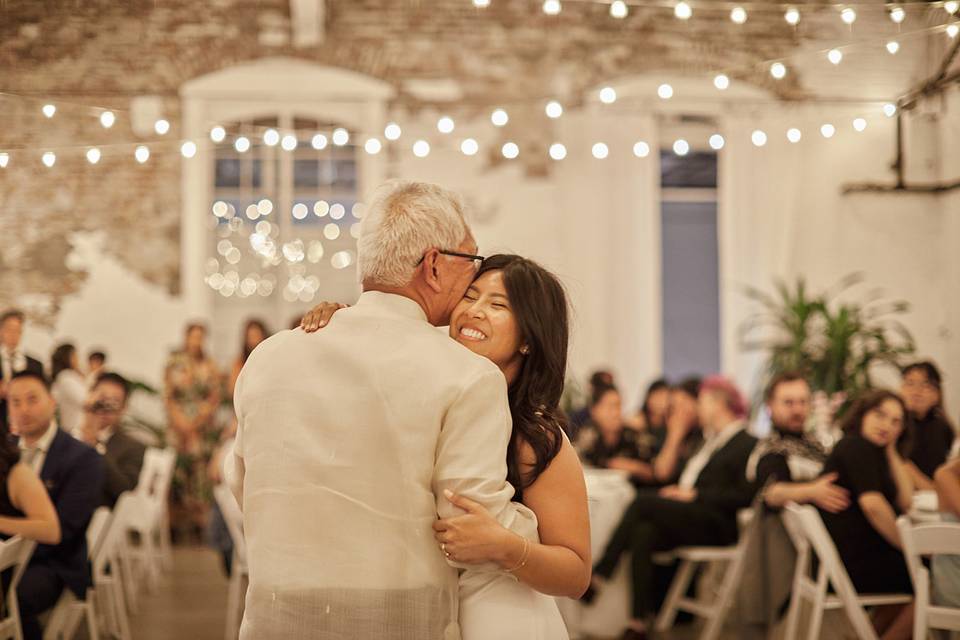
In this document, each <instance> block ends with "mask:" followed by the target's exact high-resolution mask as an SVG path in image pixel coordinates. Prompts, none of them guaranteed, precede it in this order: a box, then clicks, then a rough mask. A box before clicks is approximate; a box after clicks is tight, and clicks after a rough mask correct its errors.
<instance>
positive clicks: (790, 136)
mask: <svg viewBox="0 0 960 640" xmlns="http://www.w3.org/2000/svg"><path fill="white" fill-rule="evenodd" d="M802 137H803V134H802V133H800V129H788V130H787V140H789V141H790V142H792V143H793V144H796V143H798V142H800V139H801V138H802Z"/></svg>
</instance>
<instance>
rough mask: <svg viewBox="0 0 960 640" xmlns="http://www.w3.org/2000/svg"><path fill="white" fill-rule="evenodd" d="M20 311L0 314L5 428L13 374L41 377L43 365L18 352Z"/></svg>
mask: <svg viewBox="0 0 960 640" xmlns="http://www.w3.org/2000/svg"><path fill="white" fill-rule="evenodd" d="M25 317H26V316H24V314H23V312H22V311H19V310H17V309H10V310H9V311H4V312H3V314H0V426H2V427H6V426H7V424H8V423H7V387H8V385H9V384H10V379H11V378H12V377H13V375H14V374H15V373H19V372H21V371H33V372H34V373H38V374H40V375H41V376H42V375H44V373H43V365H42V364H41V363H40V361H39V360H35V359H33V358H31V357H30V356H28V355H25V354H24V353H23V351H21V350H20V339H21V338H22V337H23V322H24V319H25Z"/></svg>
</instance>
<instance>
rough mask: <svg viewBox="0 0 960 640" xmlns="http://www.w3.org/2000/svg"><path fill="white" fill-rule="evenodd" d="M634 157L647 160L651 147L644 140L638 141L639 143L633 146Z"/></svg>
mask: <svg viewBox="0 0 960 640" xmlns="http://www.w3.org/2000/svg"><path fill="white" fill-rule="evenodd" d="M633 155H635V156H637V157H638V158H646V157H647V156H648V155H650V145H649V144H647V143H646V142H644V141H643V140H638V141H637V143H636V144H634V145H633Z"/></svg>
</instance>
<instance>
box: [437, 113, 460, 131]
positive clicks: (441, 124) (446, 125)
mask: <svg viewBox="0 0 960 640" xmlns="http://www.w3.org/2000/svg"><path fill="white" fill-rule="evenodd" d="M455 126H456V125H455V124H454V122H453V118H450V117H448V116H443V117H442V118H440V119H439V120H437V131H439V132H440V133H453V129H454V127H455Z"/></svg>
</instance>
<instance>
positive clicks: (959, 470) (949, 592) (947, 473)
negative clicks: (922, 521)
mask: <svg viewBox="0 0 960 640" xmlns="http://www.w3.org/2000/svg"><path fill="white" fill-rule="evenodd" d="M933 482H934V484H935V485H936V487H937V499H938V501H939V503H940V513H941V516H942V518H943V520H944V521H946V522H960V457H957V458H953V459H952V460H950V461H949V462H947V463H946V464H944V465H943V466H942V467H940V468H939V469H937V470H936V472H935V473H934V474H933ZM932 573H933V603H934V604H937V605H940V606H941V607H960V556H956V555H948V556H944V555H937V556H934V557H933V562H932Z"/></svg>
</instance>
